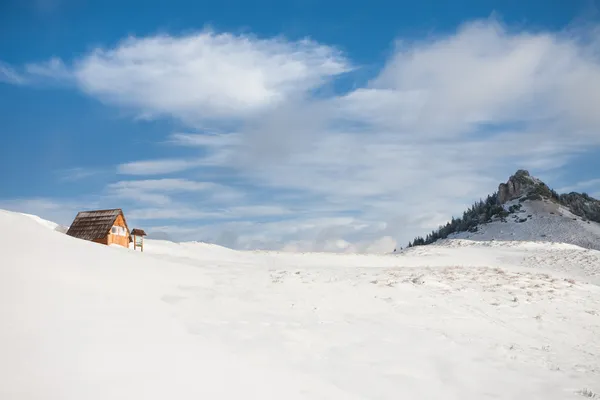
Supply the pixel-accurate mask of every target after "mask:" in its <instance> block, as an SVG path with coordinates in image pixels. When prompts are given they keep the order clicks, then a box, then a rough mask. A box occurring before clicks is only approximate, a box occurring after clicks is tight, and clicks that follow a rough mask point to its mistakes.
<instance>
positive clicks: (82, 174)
mask: <svg viewBox="0 0 600 400" xmlns="http://www.w3.org/2000/svg"><path fill="white" fill-rule="evenodd" d="M104 172H105V171H104V170H101V169H97V168H83V167H74V168H68V169H65V170H61V171H58V172H57V174H58V175H59V177H60V179H61V180H63V181H80V180H83V179H87V178H91V177H93V176H96V175H99V174H102V173H104Z"/></svg>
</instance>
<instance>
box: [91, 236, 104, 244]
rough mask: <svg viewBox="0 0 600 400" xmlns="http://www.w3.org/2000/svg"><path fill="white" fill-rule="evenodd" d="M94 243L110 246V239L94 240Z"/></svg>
mask: <svg viewBox="0 0 600 400" xmlns="http://www.w3.org/2000/svg"><path fill="white" fill-rule="evenodd" d="M93 242H94V243H100V244H108V237H105V238H102V239H94V240H93Z"/></svg>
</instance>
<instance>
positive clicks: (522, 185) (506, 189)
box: [498, 169, 551, 204]
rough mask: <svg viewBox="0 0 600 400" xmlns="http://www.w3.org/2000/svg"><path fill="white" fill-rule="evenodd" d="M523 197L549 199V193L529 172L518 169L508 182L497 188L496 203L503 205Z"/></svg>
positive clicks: (544, 185)
mask: <svg viewBox="0 0 600 400" xmlns="http://www.w3.org/2000/svg"><path fill="white" fill-rule="evenodd" d="M523 196H533V197H535V198H533V197H532V200H535V199H539V200H541V198H542V197H551V192H550V188H549V187H548V186H546V184H545V183H544V182H542V181H540V180H539V179H537V178H534V177H533V176H531V175H529V171H526V170H524V169H520V170H518V171H517V172H516V173H515V174H514V175H512V176H511V177H510V178H508V182H506V183H501V184H500V186H498V202H499V203H500V204H504V203H506V202H508V201H511V200H514V199H518V198H520V197H523Z"/></svg>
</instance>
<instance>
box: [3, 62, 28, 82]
mask: <svg viewBox="0 0 600 400" xmlns="http://www.w3.org/2000/svg"><path fill="white" fill-rule="evenodd" d="M0 82H4V83H11V84H13V85H23V84H25V83H27V78H26V77H25V76H23V75H21V74H20V73H19V72H17V71H16V70H15V69H14V68H13V67H11V66H10V65H8V64H6V63H4V62H2V61H0Z"/></svg>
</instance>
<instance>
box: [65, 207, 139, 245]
mask: <svg viewBox="0 0 600 400" xmlns="http://www.w3.org/2000/svg"><path fill="white" fill-rule="evenodd" d="M67 235H69V236H73V237H76V238H79V239H84V240H89V241H92V242H95V243H101V244H105V245H111V244H117V245H119V246H123V247H127V248H128V247H129V242H131V234H130V232H129V228H128V227H127V221H125V215H123V210H121V209H120V208H115V209H112V210H95V211H81V212H79V213H78V214H77V216H76V217H75V220H74V221H73V223H72V224H71V226H70V227H69V230H68V231H67Z"/></svg>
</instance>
